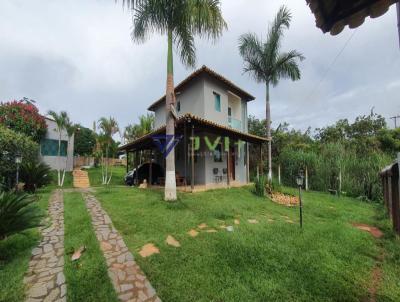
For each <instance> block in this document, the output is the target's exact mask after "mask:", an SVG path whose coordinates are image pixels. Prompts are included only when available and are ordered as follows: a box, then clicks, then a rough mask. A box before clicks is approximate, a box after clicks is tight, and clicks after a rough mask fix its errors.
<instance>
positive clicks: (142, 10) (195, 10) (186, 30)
mask: <svg viewBox="0 0 400 302" xmlns="http://www.w3.org/2000/svg"><path fill="white" fill-rule="evenodd" d="M131 2H132V1H131ZM133 2H135V9H134V19H133V26H134V28H133V31H132V39H133V40H134V41H136V42H144V41H145V40H146V38H147V37H148V36H149V35H150V34H152V33H154V32H158V33H160V34H162V35H166V36H167V41H168V51H167V85H166V93H165V101H166V135H167V138H171V139H172V140H174V138H175V121H174V118H173V117H172V115H171V107H172V106H174V105H175V92H174V68H173V53H172V48H173V44H175V47H176V49H177V51H178V52H179V56H180V59H181V61H182V63H183V64H184V65H186V66H187V67H194V66H195V63H196V47H195V45H194V36H196V35H198V36H200V37H206V38H212V39H214V40H215V39H217V38H218V37H219V36H220V35H221V34H222V31H223V30H224V29H225V28H226V23H225V21H224V19H223V17H222V14H221V10H220V1H219V0H168V1H167V0H142V1H140V0H139V1H133ZM164 198H165V200H176V180H175V152H174V149H172V150H171V152H170V153H169V154H168V155H167V157H166V175H165V193H164Z"/></svg>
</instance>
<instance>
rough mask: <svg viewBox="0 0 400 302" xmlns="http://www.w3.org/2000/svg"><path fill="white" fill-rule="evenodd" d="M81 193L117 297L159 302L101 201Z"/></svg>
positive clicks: (124, 299)
mask: <svg viewBox="0 0 400 302" xmlns="http://www.w3.org/2000/svg"><path fill="white" fill-rule="evenodd" d="M83 197H84V199H85V202H86V207H87V209H88V211H89V213H90V215H91V217H92V224H93V228H94V230H95V233H96V236H97V239H98V240H99V242H100V247H101V250H102V251H103V253H104V257H105V258H106V261H107V267H108V275H109V276H110V279H111V280H112V283H113V285H114V288H115V291H116V292H117V295H118V297H119V299H120V300H122V301H132V302H161V300H160V298H158V297H157V295H156V292H155V290H154V289H153V287H152V286H151V284H150V282H149V281H148V280H147V278H146V276H145V275H144V273H143V272H142V271H141V269H140V267H139V266H138V265H137V263H136V262H135V260H134V258H133V255H132V253H131V252H129V250H128V248H127V247H126V245H125V242H124V240H123V239H122V237H121V236H120V235H119V234H118V232H117V230H116V229H115V228H114V227H113V225H112V222H111V219H110V217H109V216H108V215H107V213H106V212H105V211H104V210H103V209H102V208H101V205H100V203H99V202H98V201H97V200H96V198H95V197H94V196H93V195H92V194H90V193H89V192H86V193H84V194H83Z"/></svg>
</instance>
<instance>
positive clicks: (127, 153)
mask: <svg viewBox="0 0 400 302" xmlns="http://www.w3.org/2000/svg"><path fill="white" fill-rule="evenodd" d="M125 157H126V173H127V174H128V172H129V151H128V149H126V150H125Z"/></svg>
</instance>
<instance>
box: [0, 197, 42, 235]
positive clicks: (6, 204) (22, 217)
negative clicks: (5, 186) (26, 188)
mask: <svg viewBox="0 0 400 302" xmlns="http://www.w3.org/2000/svg"><path fill="white" fill-rule="evenodd" d="M35 201H36V197H35V196H34V195H28V194H26V193H22V194H17V193H14V192H4V191H3V192H0V240H2V239H5V238H7V237H8V236H10V235H13V234H16V233H19V232H22V231H24V230H27V229H31V228H34V227H37V226H39V225H40V220H41V218H42V217H43V216H42V214H41V211H40V209H39V207H37V206H36V205H34V204H33V203H34V202H35Z"/></svg>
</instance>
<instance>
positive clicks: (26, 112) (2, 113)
mask: <svg viewBox="0 0 400 302" xmlns="http://www.w3.org/2000/svg"><path fill="white" fill-rule="evenodd" d="M0 124H1V125H4V126H5V127H7V128H9V129H11V130H14V131H16V132H19V133H22V134H25V135H27V136H28V137H30V138H31V139H32V140H34V141H35V142H40V140H41V139H42V138H43V137H44V136H45V134H46V131H47V125H46V121H45V118H44V117H43V116H42V115H40V114H39V110H38V109H37V107H36V106H35V105H33V104H32V103H30V102H24V101H11V102H6V103H0Z"/></svg>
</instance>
